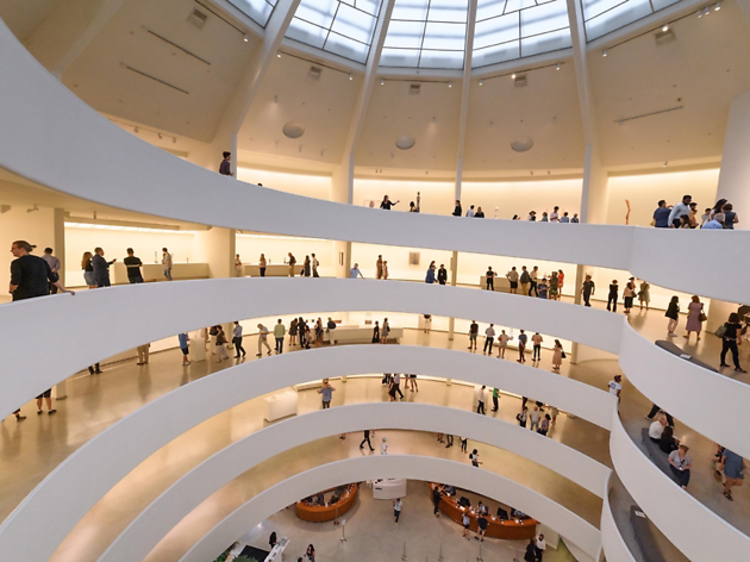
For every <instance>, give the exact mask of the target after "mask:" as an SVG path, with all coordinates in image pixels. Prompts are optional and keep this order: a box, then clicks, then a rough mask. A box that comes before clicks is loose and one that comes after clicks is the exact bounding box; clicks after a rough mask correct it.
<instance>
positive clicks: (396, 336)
mask: <svg viewBox="0 0 750 562" xmlns="http://www.w3.org/2000/svg"><path fill="white" fill-rule="evenodd" d="M402 337H404V329H403V328H391V331H390V333H389V334H388V341H395V342H396V343H399V342H400V341H401V338H402ZM323 341H325V342H328V343H330V344H331V345H338V344H347V343H371V342H372V328H371V327H366V328H358V327H353V328H336V329H335V330H331V331H330V332H326V333H325V334H324V335H323Z"/></svg>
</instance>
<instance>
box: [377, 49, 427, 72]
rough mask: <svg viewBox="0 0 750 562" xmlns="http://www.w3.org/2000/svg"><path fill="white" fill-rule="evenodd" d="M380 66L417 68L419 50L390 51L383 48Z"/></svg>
mask: <svg viewBox="0 0 750 562" xmlns="http://www.w3.org/2000/svg"><path fill="white" fill-rule="evenodd" d="M380 64H381V65H382V66H398V67H408V68H412V67H416V66H417V65H418V64H419V49H389V48H387V47H383V52H382V53H381V55H380Z"/></svg>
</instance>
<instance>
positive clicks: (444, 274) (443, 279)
mask: <svg viewBox="0 0 750 562" xmlns="http://www.w3.org/2000/svg"><path fill="white" fill-rule="evenodd" d="M437 280H438V283H440V284H441V285H445V284H446V283H447V282H448V270H447V269H445V265H443V264H442V263H441V264H440V269H438V274H437Z"/></svg>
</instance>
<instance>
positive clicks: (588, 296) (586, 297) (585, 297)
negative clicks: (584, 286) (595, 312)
mask: <svg viewBox="0 0 750 562" xmlns="http://www.w3.org/2000/svg"><path fill="white" fill-rule="evenodd" d="M590 300H591V293H583V306H591V302H589V301H590Z"/></svg>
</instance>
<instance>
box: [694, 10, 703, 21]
mask: <svg viewBox="0 0 750 562" xmlns="http://www.w3.org/2000/svg"><path fill="white" fill-rule="evenodd" d="M695 15H696V17H697V18H698V19H701V18H702V17H703V11H702V10H698V11H697V12H695Z"/></svg>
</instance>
